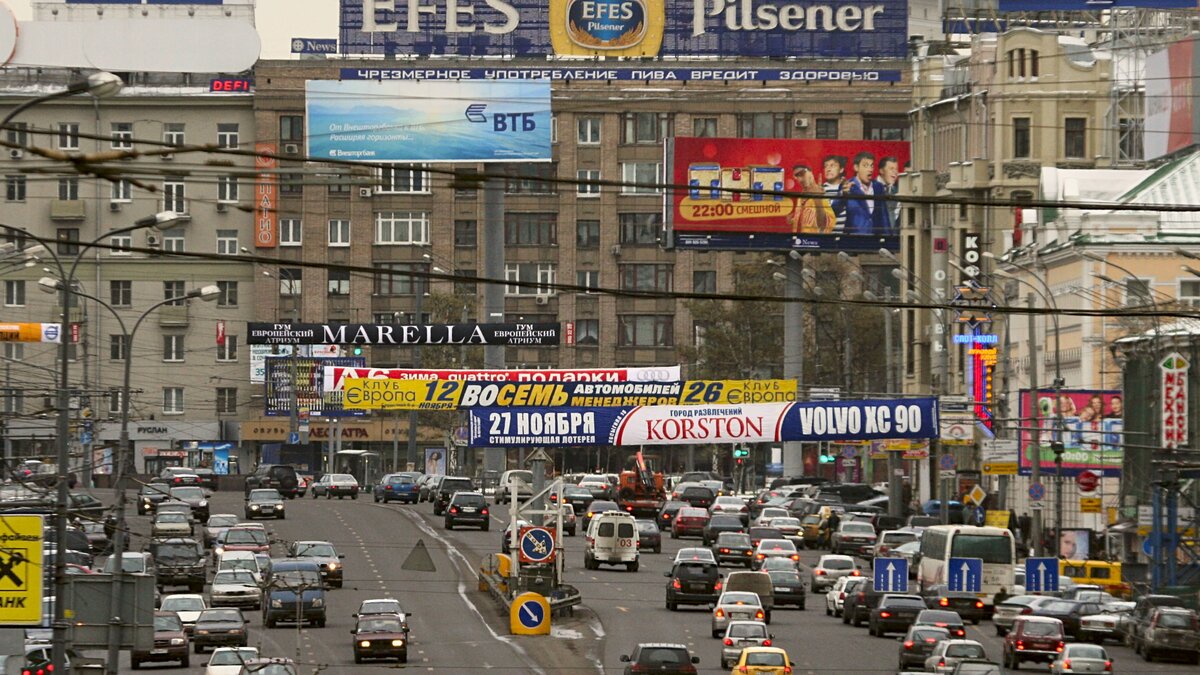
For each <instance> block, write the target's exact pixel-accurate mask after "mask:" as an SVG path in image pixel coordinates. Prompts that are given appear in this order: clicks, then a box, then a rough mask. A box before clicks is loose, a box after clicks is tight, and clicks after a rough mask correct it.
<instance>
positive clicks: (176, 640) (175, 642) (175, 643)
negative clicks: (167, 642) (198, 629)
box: [171, 638, 187, 646]
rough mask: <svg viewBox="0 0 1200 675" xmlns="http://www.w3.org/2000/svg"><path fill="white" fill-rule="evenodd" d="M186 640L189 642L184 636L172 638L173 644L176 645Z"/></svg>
mask: <svg viewBox="0 0 1200 675" xmlns="http://www.w3.org/2000/svg"><path fill="white" fill-rule="evenodd" d="M184 642H187V640H184V639H183V638H171V644H172V645H175V646H178V645H181V644H183V643H184Z"/></svg>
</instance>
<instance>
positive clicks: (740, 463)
mask: <svg viewBox="0 0 1200 675" xmlns="http://www.w3.org/2000/svg"><path fill="white" fill-rule="evenodd" d="M745 461H746V460H744V459H742V458H741V457H738V458H737V465H738V466H741V465H742V462H745Z"/></svg>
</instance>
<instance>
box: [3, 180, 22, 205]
mask: <svg viewBox="0 0 1200 675" xmlns="http://www.w3.org/2000/svg"><path fill="white" fill-rule="evenodd" d="M4 201H6V202H23V201H25V176H5V177H4Z"/></svg>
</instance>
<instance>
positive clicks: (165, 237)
mask: <svg viewBox="0 0 1200 675" xmlns="http://www.w3.org/2000/svg"><path fill="white" fill-rule="evenodd" d="M183 246H184V234H183V228H182V227H172V228H171V229H169V230H166V231H165V232H163V233H162V248H163V250H164V251H174V252H176V253H182V252H183Z"/></svg>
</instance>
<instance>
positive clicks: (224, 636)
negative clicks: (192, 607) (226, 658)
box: [192, 608, 250, 654]
mask: <svg viewBox="0 0 1200 675" xmlns="http://www.w3.org/2000/svg"><path fill="white" fill-rule="evenodd" d="M248 623H250V620H249V619H247V618H246V617H245V616H243V615H242V610H240V609H231V608H222V609H206V610H204V611H203V612H200V616H198V617H196V627H195V628H194V629H192V648H193V649H194V650H195V651H196V653H197V654H199V653H201V652H203V651H204V650H205V649H209V648H212V647H245V646H246V645H247V643H248V640H247V639H246V624H248Z"/></svg>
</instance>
